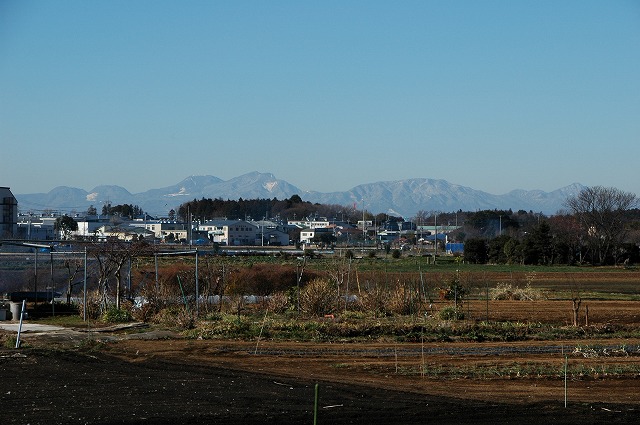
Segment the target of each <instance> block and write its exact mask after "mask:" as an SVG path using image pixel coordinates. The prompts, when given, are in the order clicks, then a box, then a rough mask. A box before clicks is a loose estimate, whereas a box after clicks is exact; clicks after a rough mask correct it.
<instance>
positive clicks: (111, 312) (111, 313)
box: [102, 307, 133, 323]
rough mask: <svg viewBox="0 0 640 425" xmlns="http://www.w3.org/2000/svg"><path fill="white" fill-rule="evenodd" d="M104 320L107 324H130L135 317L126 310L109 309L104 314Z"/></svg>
mask: <svg viewBox="0 0 640 425" xmlns="http://www.w3.org/2000/svg"><path fill="white" fill-rule="evenodd" d="M102 319H103V320H104V321H105V322H107V323H126V322H130V321H131V320H132V319H133V317H132V316H131V313H130V312H129V311H127V310H125V309H122V308H120V309H117V308H115V307H109V309H108V310H107V311H106V312H105V313H104V314H103V316H102Z"/></svg>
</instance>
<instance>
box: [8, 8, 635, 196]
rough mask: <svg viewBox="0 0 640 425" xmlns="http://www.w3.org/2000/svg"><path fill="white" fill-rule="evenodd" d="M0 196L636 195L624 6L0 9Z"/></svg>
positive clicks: (631, 62)
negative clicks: (230, 191)
mask: <svg viewBox="0 0 640 425" xmlns="http://www.w3.org/2000/svg"><path fill="white" fill-rule="evenodd" d="M0 146H1V148H2V151H1V154H0V158H1V165H0V186H9V187H11V189H12V191H13V192H14V193H18V194H22V193H33V192H48V191H49V190H51V189H53V188H54V187H56V186H61V185H63V186H72V187H78V188H83V189H85V190H91V189H92V188H93V187H94V186H96V185H99V184H115V185H120V186H123V187H125V188H127V189H128V190H129V191H131V192H133V193H136V192H141V191H145V190H147V189H150V188H158V187H163V186H168V185H172V184H174V183H177V182H179V181H180V180H182V179H183V178H185V177H187V176H189V175H194V174H195V175H204V174H209V175H214V176H217V177H220V178H222V179H225V180H226V179H230V178H232V177H235V176H239V175H241V174H244V173H247V172H251V171H261V172H271V173H274V174H275V176H276V177H278V178H280V179H284V180H287V181H288V182H290V183H292V184H295V185H297V186H298V187H300V188H301V189H302V190H317V191H322V192H331V191H342V190H348V189H350V188H352V187H354V186H356V185H358V184H362V183H371V182H376V181H384V180H400V179H407V178H415V177H427V178H436V179H445V180H448V181H450V182H452V183H457V184H461V185H463V186H469V187H472V188H474V189H479V190H484V191H486V192H490V193H494V194H502V193H506V192H508V191H510V190H512V189H516V188H518V189H542V190H546V191H550V190H554V189H557V188H560V187H563V186H566V185H568V184H571V183H573V182H579V183H582V184H585V185H588V186H593V185H602V186H613V187H617V188H619V189H621V190H625V191H630V192H633V193H636V194H638V195H640V178H639V177H640V172H639V171H638V164H639V162H640V2H639V1H630V0H627V1H625V0H620V1H588V0H577V1H572V0H566V1H544V0H543V1H513V0H504V1H429V0H420V1H402V2H391V1H384V2H382V1H372V0H368V1H322V2H306V1H277V0H276V1H226V2H223V1H184V2H182V1H180V2H178V1H144V0H137V1H129V0H127V1H118V0H110V1H99V0H95V1H84V0H83V1H75V0H65V1H59V2H54V1H44V0H42V1H30V0H20V1H17V0H0Z"/></svg>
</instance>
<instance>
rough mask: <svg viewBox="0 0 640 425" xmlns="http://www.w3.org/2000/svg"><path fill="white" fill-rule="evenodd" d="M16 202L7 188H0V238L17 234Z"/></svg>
mask: <svg viewBox="0 0 640 425" xmlns="http://www.w3.org/2000/svg"><path fill="white" fill-rule="evenodd" d="M17 223H18V201H17V200H16V197H15V196H13V193H11V190H9V188H8V187H0V238H13V237H15V236H16V234H17V233H18V224H17Z"/></svg>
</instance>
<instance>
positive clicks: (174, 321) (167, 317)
mask: <svg viewBox="0 0 640 425" xmlns="http://www.w3.org/2000/svg"><path fill="white" fill-rule="evenodd" d="M153 321H154V322H155V323H158V324H161V325H164V326H170V327H173V328H177V329H183V330H185V329H193V328H194V327H195V318H194V316H193V314H192V313H191V312H190V311H188V310H187V309H186V308H184V307H179V306H173V307H169V308H165V309H163V310H161V311H160V312H159V313H158V314H156V315H155V316H154V318H153Z"/></svg>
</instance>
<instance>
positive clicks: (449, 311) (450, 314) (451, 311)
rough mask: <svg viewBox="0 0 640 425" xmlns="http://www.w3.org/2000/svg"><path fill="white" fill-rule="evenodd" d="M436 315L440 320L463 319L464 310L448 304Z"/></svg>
mask: <svg viewBox="0 0 640 425" xmlns="http://www.w3.org/2000/svg"><path fill="white" fill-rule="evenodd" d="M438 317H440V319H441V320H463V319H464V311H462V310H461V309H456V308H455V307H452V306H449V307H445V308H443V309H442V310H440V312H439V313H438Z"/></svg>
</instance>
